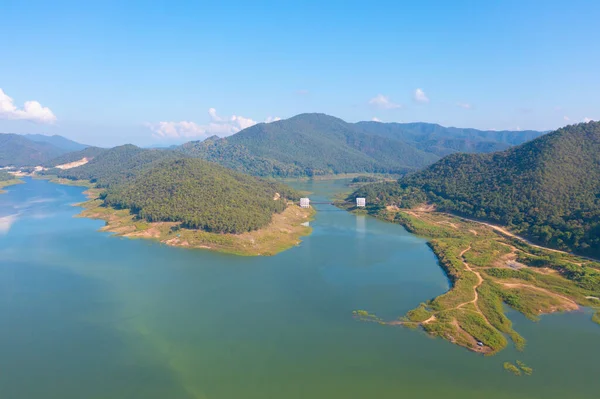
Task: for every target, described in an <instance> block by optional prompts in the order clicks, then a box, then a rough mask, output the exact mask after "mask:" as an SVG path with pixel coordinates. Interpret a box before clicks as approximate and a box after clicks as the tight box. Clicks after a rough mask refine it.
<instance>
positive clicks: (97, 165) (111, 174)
mask: <svg viewBox="0 0 600 399" xmlns="http://www.w3.org/2000/svg"><path fill="white" fill-rule="evenodd" d="M78 156H79V155H78ZM183 156H184V155H182V154H181V153H179V152H175V151H168V150H149V149H144V148H139V147H136V146H134V145H131V144H126V145H122V146H119V147H115V148H111V149H109V150H104V151H100V152H99V154H98V155H97V156H96V157H95V158H94V159H92V160H91V161H90V162H88V163H87V164H85V165H82V166H78V167H76V168H72V169H66V170H50V171H49V172H48V173H49V174H56V175H57V176H58V177H61V178H66V179H72V180H90V181H92V182H93V183H96V184H97V185H98V186H99V187H108V186H111V185H114V184H118V183H121V182H124V181H126V180H128V179H130V178H132V177H134V176H136V175H138V174H139V173H140V172H142V171H144V170H146V169H148V168H150V167H151V166H152V165H154V164H156V163H157V162H159V161H161V160H164V159H168V158H181V157H183ZM78 159H81V158H78Z"/></svg>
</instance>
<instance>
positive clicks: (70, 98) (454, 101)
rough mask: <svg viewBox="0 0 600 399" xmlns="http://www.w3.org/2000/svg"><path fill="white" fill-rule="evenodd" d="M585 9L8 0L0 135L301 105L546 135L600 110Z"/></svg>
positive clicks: (191, 122) (155, 133) (201, 123)
mask: <svg viewBox="0 0 600 399" xmlns="http://www.w3.org/2000/svg"><path fill="white" fill-rule="evenodd" d="M599 16H600V4H598V3H597V2H593V1H583V0H576V1H572V2H570V3H568V4H566V3H564V2H558V1H547V2H535V1H532V2H527V3H525V4H524V3H523V2H517V1H505V2H496V3H495V4H491V3H490V2H481V3H475V2H471V1H466V0H464V1H457V2H453V3H452V4H449V3H447V2H441V1H407V2H385V3H384V2H382V3H379V4H378V5H377V6H373V5H366V4H364V3H359V2H338V1H333V2H328V3H327V4H322V2H302V3H296V4H294V5H288V4H286V5H283V4H280V3H279V2H271V3H261V4H260V5H257V4H246V3H245V2H233V1H228V2H219V4H213V3H209V4H198V3H196V2H176V3H173V2H160V3H159V2H155V3H153V4H152V6H148V5H147V4H143V3H142V2H139V3H138V2H135V3H132V2H127V4H125V2H117V1H105V2H101V3H97V4H87V3H81V2H70V1H69V2H66V1H58V2H52V3H47V2H41V1H32V2H27V3H24V2H17V1H12V0H9V1H8V2H7V3H5V4H4V5H3V6H2V25H3V28H4V30H5V32H9V34H8V35H7V36H6V40H4V41H3V42H2V43H1V44H0V54H2V60H3V62H0V132H4V133H8V132H12V133H43V134H60V135H63V136H66V137H69V138H71V139H73V140H77V141H79V142H83V143H86V144H91V145H101V146H112V145H118V144H123V143H127V142H131V143H134V144H138V145H168V144H172V143H181V142H184V141H189V140H201V139H204V138H206V137H208V136H211V135H213V134H216V135H218V136H227V135H231V134H233V133H236V132H237V131H239V130H240V129H243V128H245V127H248V126H251V125H253V124H255V123H258V122H270V121H273V120H277V119H278V118H288V117H291V116H294V115H296V114H300V113H304V112H323V113H327V114H330V115H334V116H336V117H340V118H342V119H344V120H346V121H348V122H356V121H359V120H381V121H384V122H431V123H439V124H441V125H444V126H457V127H473V128H478V129H486V130H488V129H489V130H504V129H510V130H521V129H522V130H525V129H534V130H552V129H555V128H557V127H560V126H564V125H567V124H572V123H578V122H583V121H587V120H590V119H594V120H597V119H599V118H600V113H599V111H598V109H600V108H599V106H600V104H599V100H598V96H597V93H598V92H600V80H598V79H597V76H596V75H597V71H598V70H599V69H600V55H598V54H597V52H595V51H593V50H594V49H595V48H596V46H597V43H596V42H597V39H598V33H597V29H596V23H597V20H598V17H599ZM532 21H535V23H532Z"/></svg>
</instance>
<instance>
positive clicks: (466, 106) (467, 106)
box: [428, 99, 473, 109]
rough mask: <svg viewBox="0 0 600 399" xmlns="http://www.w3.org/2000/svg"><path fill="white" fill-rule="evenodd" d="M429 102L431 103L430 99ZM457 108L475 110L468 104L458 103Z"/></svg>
mask: <svg viewBox="0 0 600 399" xmlns="http://www.w3.org/2000/svg"><path fill="white" fill-rule="evenodd" d="M428 101H429V99H428ZM456 106H457V107H461V108H464V109H471V108H473V107H472V106H471V104H468V103H457V104H456Z"/></svg>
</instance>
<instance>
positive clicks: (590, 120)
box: [583, 117, 594, 123]
mask: <svg viewBox="0 0 600 399" xmlns="http://www.w3.org/2000/svg"><path fill="white" fill-rule="evenodd" d="M583 121H584V122H585V123H589V122H593V121H594V120H593V119H592V118H588V117H585V118H583Z"/></svg>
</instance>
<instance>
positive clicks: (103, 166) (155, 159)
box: [47, 145, 298, 233]
mask: <svg viewBox="0 0 600 399" xmlns="http://www.w3.org/2000/svg"><path fill="white" fill-rule="evenodd" d="M84 151H85V150H84ZM47 173H48V174H52V175H56V176H57V177H58V178H60V179H70V180H88V181H90V182H91V183H92V184H93V185H94V186H95V187H97V188H100V189H104V190H103V191H102V194H101V195H100V199H101V200H102V202H103V204H104V205H105V206H107V207H112V208H116V209H129V210H130V211H131V213H132V214H134V215H136V216H137V217H138V218H139V219H141V220H145V221H147V222H176V223H178V226H179V227H181V228H187V229H201V230H204V231H207V232H215V233H243V232H248V231H252V230H256V229H259V228H261V227H263V226H266V225H267V224H269V222H270V221H271V219H272V217H273V215H274V214H275V213H280V212H282V211H283V210H285V209H286V205H287V201H286V199H292V198H293V199H296V198H297V197H298V195H297V194H296V193H295V192H294V191H293V190H291V189H290V188H289V187H287V186H285V185H283V184H280V183H275V182H270V181H266V180H263V179H260V178H256V177H253V176H248V175H244V174H242V173H239V172H235V171H233V170H230V169H227V168H225V167H223V166H220V165H217V164H215V163H212V162H208V161H205V160H202V159H198V158H189V157H187V156H185V155H183V154H181V153H180V152H176V151H170V150H155V149H143V148H139V147H136V146H134V145H124V146H120V147H115V148H112V149H109V150H103V151H101V152H100V153H99V154H98V156H96V157H95V158H94V159H92V160H91V161H90V162H88V163H87V164H85V165H82V166H78V167H75V168H72V169H67V170H58V169H51V170H49V171H48V172H47Z"/></svg>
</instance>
